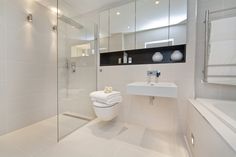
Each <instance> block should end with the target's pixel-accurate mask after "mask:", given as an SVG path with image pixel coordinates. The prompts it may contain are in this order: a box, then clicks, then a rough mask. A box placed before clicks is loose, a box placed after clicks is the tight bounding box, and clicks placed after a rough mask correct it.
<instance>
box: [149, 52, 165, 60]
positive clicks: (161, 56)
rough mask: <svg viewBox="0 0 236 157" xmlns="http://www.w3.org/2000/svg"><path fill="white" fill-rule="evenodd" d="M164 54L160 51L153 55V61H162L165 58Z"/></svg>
mask: <svg viewBox="0 0 236 157" xmlns="http://www.w3.org/2000/svg"><path fill="white" fill-rule="evenodd" d="M163 58H164V57H163V55H162V54H161V53H160V52H156V53H155V54H154V55H153V56H152V61H153V62H161V61H162V60H163Z"/></svg>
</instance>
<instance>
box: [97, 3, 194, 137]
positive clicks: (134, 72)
mask: <svg viewBox="0 0 236 157" xmlns="http://www.w3.org/2000/svg"><path fill="white" fill-rule="evenodd" d="M189 10H190V12H189V15H188V16H189V17H188V18H189V23H188V43H187V52H186V53H187V59H186V60H187V61H186V63H180V64H156V65H130V66H108V67H100V68H99V71H98V88H99V89H100V90H102V89H103V88H104V86H113V88H114V90H118V91H121V92H122V96H123V98H124V100H123V103H122V110H121V113H120V115H119V119H120V120H122V121H126V122H130V123H135V124H139V125H143V126H146V127H148V128H152V129H156V130H160V131H168V132H174V133H183V132H184V131H185V129H184V128H185V127H186V126H185V120H186V112H187V99H188V98H192V97H194V60H195V28H196V27H195V1H194V0H191V1H190V3H189ZM148 69H159V70H160V71H161V77H160V81H167V82H175V83H176V84H177V85H178V87H179V89H178V99H177V100H175V99H165V98H157V99H156V100H155V105H153V106H152V105H150V104H149V99H148V97H142V96H130V95H127V94H126V85H127V84H128V83H131V82H135V81H146V71H147V70H148ZM100 70H102V72H100Z"/></svg>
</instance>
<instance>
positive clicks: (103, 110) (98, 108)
mask: <svg viewBox="0 0 236 157" xmlns="http://www.w3.org/2000/svg"><path fill="white" fill-rule="evenodd" d="M93 109H94V111H95V114H96V116H97V117H98V118H99V119H100V120H102V121H110V120H112V119H114V118H115V117H117V116H118V114H119V110H120V103H116V104H113V105H108V104H104V103H100V102H96V101H94V102H93Z"/></svg>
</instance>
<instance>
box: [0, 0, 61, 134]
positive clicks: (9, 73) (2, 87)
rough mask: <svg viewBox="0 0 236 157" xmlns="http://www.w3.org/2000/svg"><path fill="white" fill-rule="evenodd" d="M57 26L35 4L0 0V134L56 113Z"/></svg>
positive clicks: (42, 9)
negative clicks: (28, 17) (28, 18)
mask: <svg viewBox="0 0 236 157" xmlns="http://www.w3.org/2000/svg"><path fill="white" fill-rule="evenodd" d="M27 11H28V12H31V13H32V14H33V22H32V23H29V22H27V21H26V16H27ZM54 24H56V16H55V15H53V14H52V13H51V11H49V10H47V9H45V8H44V7H42V6H40V5H38V4H37V3H35V2H34V1H31V0H10V1H9V0H0V34H1V35H0V124H1V125H0V134H4V133H7V132H10V131H13V130H15V129H18V128H22V127H24V126H27V125H30V124H32V123H35V122H37V121H40V120H43V119H45V118H48V117H50V116H53V115H55V114H56V89H57V88H56V77H57V76H56V69H57V67H56V61H57V57H56V56H57V55H56V53H57V52H56V38H57V37H56V33H55V32H53V31H52V25H54Z"/></svg>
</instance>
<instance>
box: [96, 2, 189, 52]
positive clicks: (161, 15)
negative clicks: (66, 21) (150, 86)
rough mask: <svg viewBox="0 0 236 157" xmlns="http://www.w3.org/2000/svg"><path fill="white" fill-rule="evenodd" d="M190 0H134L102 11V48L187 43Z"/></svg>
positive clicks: (116, 49) (146, 46) (113, 48)
mask: <svg viewBox="0 0 236 157" xmlns="http://www.w3.org/2000/svg"><path fill="white" fill-rule="evenodd" d="M186 25H187V0H135V1H132V2H129V3H127V4H124V5H121V6H119V7H115V8H111V9H109V10H106V11H103V12H101V13H100V52H113V51H122V50H131V49H142V48H152V47H163V46H172V45H181V44H186V30H187V29H186V28H187V27H186Z"/></svg>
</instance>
